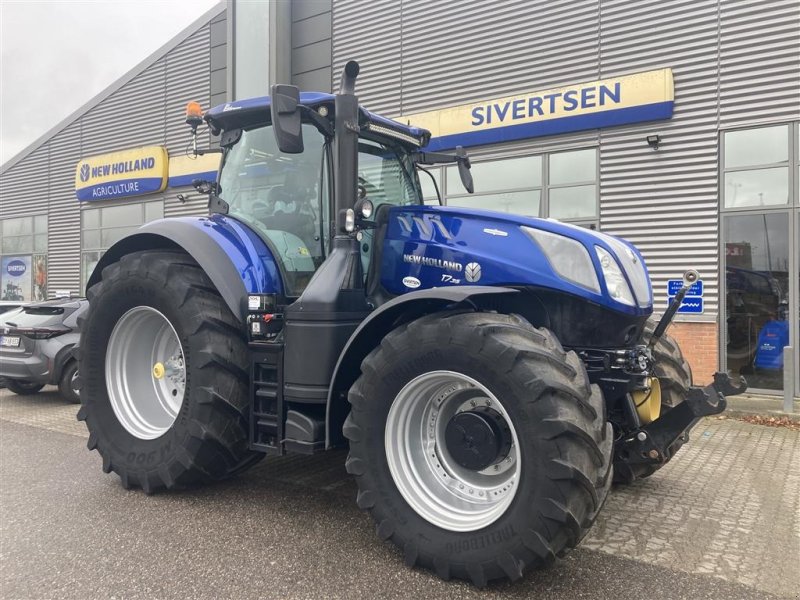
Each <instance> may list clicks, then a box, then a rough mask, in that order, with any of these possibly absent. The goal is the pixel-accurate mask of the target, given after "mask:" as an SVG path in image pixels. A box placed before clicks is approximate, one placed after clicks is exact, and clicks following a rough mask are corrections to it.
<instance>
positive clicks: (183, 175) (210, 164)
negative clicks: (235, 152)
mask: <svg viewBox="0 0 800 600" xmlns="http://www.w3.org/2000/svg"><path fill="white" fill-rule="evenodd" d="M221 156H222V154H220V153H219V152H209V153H208V154H203V155H199V156H191V155H183V156H170V158H169V187H182V186H185V185H192V181H194V180H195V179H205V180H206V181H216V180H217V171H218V170H219V159H220V157H221Z"/></svg>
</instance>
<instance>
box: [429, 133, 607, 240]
mask: <svg viewBox="0 0 800 600" xmlns="http://www.w3.org/2000/svg"><path fill="white" fill-rule="evenodd" d="M585 150H594V154H595V178H594V180H589V179H587V180H581V181H579V182H570V183H559V184H554V185H551V184H550V157H551V156H552V155H555V154H563V153H567V152H580V151H585ZM532 156H539V157H541V159H542V160H541V163H542V165H541V168H542V173H541V182H542V183H541V186H526V187H518V188H507V189H505V188H504V189H502V190H493V191H492V192H486V194H485V195H490V194H503V193H511V192H531V191H537V190H538V191H539V192H540V196H539V212H538V214H537V215H532V216H533V217H534V218H539V219H547V218H549V217H550V190H551V189H561V188H572V187H580V186H588V185H594V186H595V198H594V200H595V202H594V206H595V213H594V215H586V216H582V217H575V218H570V219H559V221H563V222H564V223H570V224H573V225H579V226H581V227H590V228H592V229H594V230H597V229H599V225H600V146H599V144H596V143H595V144H591V145H587V146H576V147H571V148H559V149H557V150H552V151H548V152H525V153H515V154H495V155H486V156H481V157H480V158H478V159H472V162H473V164H477V163H483V162H499V161H502V160H508V159H514V158H523V157H532ZM450 168H452V167H450ZM426 169H427V170H428V171H430V172H431V173H432V174H434V175H435V176H436V177H437V181H438V182H439V191H440V192H441V194H442V205H443V206H453V205H451V204H449V202H448V200H449V199H450V198H454V199H455V198H465V197H467V198H469V197H474V198H477V197H480V196H482V195H484V194H468V193H467V192H466V191H464V190H458V191H457V192H456V193H455V194H450V193H449V191H448V185H447V169H448V167H446V166H437V167H426ZM434 200H435V199H433V198H430V199H425V201H426V204H429V205H434V206H435V205H436V203H435V201H434ZM509 214H517V213H509Z"/></svg>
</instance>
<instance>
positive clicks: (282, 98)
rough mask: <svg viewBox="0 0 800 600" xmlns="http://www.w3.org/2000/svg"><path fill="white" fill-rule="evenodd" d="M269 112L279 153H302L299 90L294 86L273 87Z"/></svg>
mask: <svg viewBox="0 0 800 600" xmlns="http://www.w3.org/2000/svg"><path fill="white" fill-rule="evenodd" d="M270 112H271V115H272V129H273V130H274V131H275V140H276V141H277V142H278V148H279V149H280V151H281V152H285V153H286V154H300V153H301V152H302V151H303V125H302V121H301V118H300V90H299V89H298V88H297V87H296V86H294V85H273V86H272V105H271V107H270Z"/></svg>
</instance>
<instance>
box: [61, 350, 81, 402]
mask: <svg viewBox="0 0 800 600" xmlns="http://www.w3.org/2000/svg"><path fill="white" fill-rule="evenodd" d="M77 379H78V363H77V362H75V361H74V360H71V361H69V362H68V363H67V365H66V366H65V367H64V370H63V371H62V372H61V378H60V379H59V380H58V391H59V392H61V395H62V396H63V397H64V398H65V399H66V400H69V401H70V402H72V403H73V404H80V403H81V399H80V396H78V390H77V389H75V382H76V381H77Z"/></svg>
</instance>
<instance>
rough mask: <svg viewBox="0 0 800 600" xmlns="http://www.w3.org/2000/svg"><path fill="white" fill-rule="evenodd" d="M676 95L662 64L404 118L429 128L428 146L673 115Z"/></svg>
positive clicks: (514, 137) (498, 139)
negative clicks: (638, 70)
mask: <svg viewBox="0 0 800 600" xmlns="http://www.w3.org/2000/svg"><path fill="white" fill-rule="evenodd" d="M674 100H675V92H674V85H673V79H672V70H671V69H659V70H658V71H648V72H645V73H636V74H634V75H624V76H621V77H613V78H609V79H602V80H599V81H590V82H587V83H580V84H576V85H571V86H565V87H560V88H553V89H549V90H544V91H541V92H533V93H529V94H522V95H519V96H506V97H504V98H498V99H496V100H486V101H481V102H473V103H470V104H462V105H460V106H454V107H452V108H445V109H442V110H436V111H430V112H424V113H416V114H411V115H403V117H401V118H400V119H399V120H401V121H404V122H408V123H410V124H411V125H415V126H417V127H424V128H425V129H428V130H430V132H431V136H432V139H431V143H430V144H429V145H428V149H431V150H437V149H443V148H453V147H455V146H457V145H461V146H475V145H479V144H492V143H498V142H504V141H511V140H517V139H523V138H530V137H540V136H545V135H554V134H558V133H567V132H570V131H580V130H583V129H596V128H600V127H610V126H614V125H622V124H626V123H636V122H640V121H652V120H656V119H668V118H670V117H671V116H672V110H673V105H674Z"/></svg>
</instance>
